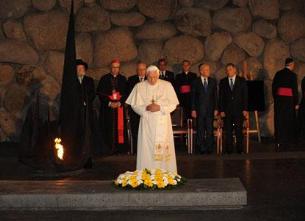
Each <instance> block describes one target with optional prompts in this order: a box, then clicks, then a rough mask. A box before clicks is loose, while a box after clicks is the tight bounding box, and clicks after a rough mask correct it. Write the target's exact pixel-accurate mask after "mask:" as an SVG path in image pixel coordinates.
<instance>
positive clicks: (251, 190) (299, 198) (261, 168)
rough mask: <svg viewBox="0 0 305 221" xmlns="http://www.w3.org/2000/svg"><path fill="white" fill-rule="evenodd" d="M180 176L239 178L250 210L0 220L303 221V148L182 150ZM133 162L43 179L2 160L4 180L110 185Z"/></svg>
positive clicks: (21, 214) (104, 160) (110, 162)
mask: <svg viewBox="0 0 305 221" xmlns="http://www.w3.org/2000/svg"><path fill="white" fill-rule="evenodd" d="M177 155H178V157H177V161H178V169H179V173H180V174H181V175H183V176H185V177H187V178H194V179H195V178H221V177H239V178H240V179H241V181H242V183H243V184H244V185H245V187H246V189H247V191H248V206H246V207H245V208H243V209H240V210H211V211H183V210H180V211H111V212H107V211H104V212H99V211H86V212H84V211H45V212H43V211H36V212H29V211H28V212H27V211H0V220H1V221H2V220H57V221H61V220H65V221H66V220H73V221H74V220H142V221H143V220H187V221H190V220H215V221H218V220H221V221H226V220H228V221H231V220H232V221H233V220H234V221H235V220H243V221H248V220H249V221H252V220H253V221H254V220H255V221H256V220H257V221H261V220H274V221H277V220H287V221H290V220H300V221H304V220H305V146H304V147H303V146H302V145H299V146H298V147H292V148H289V149H288V148H287V149H285V150H282V151H281V152H274V146H273V144H272V143H270V142H268V141H264V142H263V143H262V144H258V143H256V142H254V141H253V142H252V145H251V153H250V154H248V155H237V154H233V155H229V156H216V155H209V156H202V155H192V156H188V155H186V153H185V150H184V149H182V148H181V149H179V150H178V154H177ZM134 167H135V157H134V156H128V155H123V156H122V155H121V156H107V157H98V158H96V159H95V166H94V168H93V169H91V170H84V171H78V172H76V173H73V174H69V175H67V174H66V175H65V176H63V177H61V176H58V175H56V176H44V175H42V173H41V172H39V171H33V170H32V169H31V168H29V167H26V166H24V165H22V164H20V163H19V162H18V160H17V159H16V158H15V157H14V156H11V155H10V156H2V155H1V157H0V168H1V170H0V179H1V180H5V179H10V180H28V179H31V180H33V179H39V180H40V179H65V180H69V179H72V180H106V179H113V178H114V177H115V176H116V175H117V174H119V173H120V172H124V171H125V170H132V169H134Z"/></svg>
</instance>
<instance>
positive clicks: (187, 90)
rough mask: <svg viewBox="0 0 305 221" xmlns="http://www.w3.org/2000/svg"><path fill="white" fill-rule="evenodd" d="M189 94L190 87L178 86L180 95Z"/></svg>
mask: <svg viewBox="0 0 305 221" xmlns="http://www.w3.org/2000/svg"><path fill="white" fill-rule="evenodd" d="M190 92H191V86H190V85H182V86H180V93H181V94H187V93H190Z"/></svg>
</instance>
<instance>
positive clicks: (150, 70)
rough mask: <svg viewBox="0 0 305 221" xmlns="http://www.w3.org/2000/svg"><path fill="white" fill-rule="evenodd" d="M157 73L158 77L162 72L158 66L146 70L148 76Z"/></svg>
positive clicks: (151, 66) (150, 66)
mask: <svg viewBox="0 0 305 221" xmlns="http://www.w3.org/2000/svg"><path fill="white" fill-rule="evenodd" d="M155 71H156V72H157V73H158V75H159V74H160V70H159V68H158V67H157V66H156V65H149V66H148V68H147V69H146V75H148V74H149V73H150V72H155Z"/></svg>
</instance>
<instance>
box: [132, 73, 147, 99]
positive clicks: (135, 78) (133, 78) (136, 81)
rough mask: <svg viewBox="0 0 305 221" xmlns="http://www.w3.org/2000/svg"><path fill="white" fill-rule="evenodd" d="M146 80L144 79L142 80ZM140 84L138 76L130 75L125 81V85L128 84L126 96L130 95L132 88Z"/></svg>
mask: <svg viewBox="0 0 305 221" xmlns="http://www.w3.org/2000/svg"><path fill="white" fill-rule="evenodd" d="M144 79H145V80H146V77H145V78H144ZM139 82H140V79H139V75H137V74H135V75H132V76H130V77H129V78H128V80H127V84H128V94H130V93H131V91H132V89H133V88H134V86H135V85H136V84H137V83H139Z"/></svg>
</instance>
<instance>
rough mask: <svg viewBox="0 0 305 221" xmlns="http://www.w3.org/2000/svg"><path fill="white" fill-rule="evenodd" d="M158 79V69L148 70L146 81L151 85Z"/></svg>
mask: <svg viewBox="0 0 305 221" xmlns="http://www.w3.org/2000/svg"><path fill="white" fill-rule="evenodd" d="M158 79H159V73H158V71H150V72H148V73H147V81H148V83H149V84H151V85H155V84H156V83H157V81H158Z"/></svg>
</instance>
